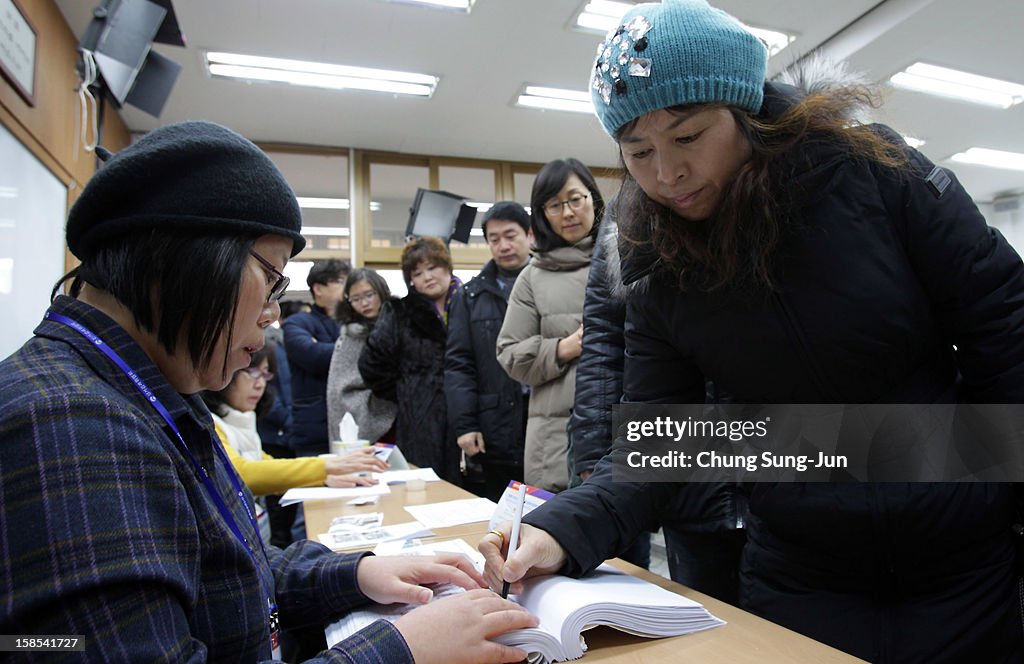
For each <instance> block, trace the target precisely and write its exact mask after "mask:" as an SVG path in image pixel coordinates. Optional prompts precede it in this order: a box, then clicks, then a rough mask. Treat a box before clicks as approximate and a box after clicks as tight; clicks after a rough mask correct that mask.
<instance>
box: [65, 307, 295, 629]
mask: <svg viewBox="0 0 1024 664" xmlns="http://www.w3.org/2000/svg"><path fill="white" fill-rule="evenodd" d="M45 318H46V319H47V320H52V321H54V322H57V323H61V324H63V325H67V326H68V327H70V328H71V329H73V330H75V331H76V332H78V333H79V334H81V335H82V336H83V337H85V338H86V339H88V340H89V341H90V342H92V343H93V344H94V345H95V346H96V347H97V348H99V349H100V350H101V351H103V354H104V355H106V356H107V357H109V358H110V360H111V361H112V362H113V363H114V364H116V365H117V367H118V368H119V369H120V370H121V371H123V372H124V375H126V376H128V379H129V380H131V381H132V383H133V384H134V385H135V387H137V388H138V390H139V392H141V393H142V396H144V397H146V401H148V402H149V404H150V405H151V406H153V408H154V409H156V412H158V413H160V417H162V418H163V419H164V422H167V426H169V427H170V428H171V431H173V432H174V435H175V438H176V442H177V444H178V447H180V448H181V450H182V451H183V452H184V453H185V455H186V456H187V457H188V458H189V460H190V461H191V462H192V466H193V467H194V468H195V470H196V472H197V473H198V474H199V477H200V478H201V479H202V481H203V485H204V486H205V487H206V492H207V493H208V494H210V498H211V499H212V500H213V503H214V504H215V505H216V506H217V511H219V512H220V515H221V517H223V518H224V521H226V522H227V524H228V527H229V528H231V532H232V533H234V534H235V537H236V538H237V539H238V541H239V542H241V543H242V545H243V546H245V549H246V551H248V552H249V557H250V558H251V559H252V562H253V565H254V566H255V567H256V573H257V574H258V575H259V577H260V585H262V586H263V592H264V593H265V594H266V596H267V605H268V606H269V608H270V625H271V633H273V632H274V631H275V627H276V623H277V602H275V601H274V597H273V595H271V593H270V586H269V585H268V584H267V582H266V579H264V578H263V572H262V570H261V569H260V565H259V562H258V561H257V560H256V552H255V551H254V550H253V547H252V546H250V544H249V540H248V538H246V536H245V535H244V534H243V533H242V529H241V528H239V527H238V523H237V522H236V521H235V518H234V516H232V514H231V510H229V509H228V506H227V504H225V502H224V499H223V498H221V496H220V492H219V491H217V486H216V485H215V484H214V483H213V479H211V478H210V475H209V474H208V473H207V472H206V468H204V467H203V465H202V464H201V463H199V460H198V459H196V457H195V455H194V454H193V453H192V450H190V449H189V447H188V444H187V443H186V442H185V438H184V437H183V436H182V435H181V431H179V430H178V426H177V425H176V424H175V423H174V420H173V419H172V418H171V414H170V413H168V412H167V409H166V408H164V405H163V404H162V403H160V400H159V399H157V398H156V395H155V394H153V391H152V390H151V389H149V387H148V386H147V385H146V384H145V383H144V382H142V379H141V378H139V375H138V374H137V373H135V371H134V370H133V369H132V368H131V367H130V366H128V363H127V362H125V361H124V360H123V359H121V356H120V355H118V354H117V353H116V352H115V351H114V349H113V348H111V347H110V346H108V345H107V344H106V343H104V342H103V340H102V339H100V338H99V337H98V336H96V334H95V333H93V332H92V330H90V329H89V328H87V327H85V326H84V325H82V324H81V323H79V322H78V321H76V320H73V319H71V318H68V317H67V316H62V315H61V314H58V313H54V312H52V311H47V312H46V316H45ZM213 448H214V450H215V453H216V454H217V455H218V456H219V457H220V459H221V462H223V463H224V466H225V468H228V469H229V470H228V473H227V474H228V478H229V479H230V480H231V484H232V485H233V486H234V487H235V491H236V492H237V493H238V498H239V500H241V501H242V506H243V507H244V508H245V513H246V514H247V515H248V516H249V522H250V523H251V524H252V527H253V532H255V534H256V541H257V542H259V545H260V549H261V550H262V551H263V557H264V558H266V560H267V564H268V565H269V564H270V557H269V556H267V549H266V548H265V547H264V546H263V538H261V537H260V528H259V525H258V524H257V523H256V519H255V518H254V517H253V514H252V510H250V509H249V503H248V501H246V500H245V491H244V490H243V489H242V485H241V483H240V482H239V481H238V478H237V477H235V474H234V473H232V472H231V471H230V466H231V461H230V460H229V459H228V457H227V454H225V452H224V450H222V449H221V446H220V445H219V444H217V445H214V446H213Z"/></svg>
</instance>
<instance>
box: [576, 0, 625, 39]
mask: <svg viewBox="0 0 1024 664" xmlns="http://www.w3.org/2000/svg"><path fill="white" fill-rule="evenodd" d="M635 6H636V5H634V4H633V3H632V2H611V1H610V0H591V2H588V3H587V4H586V6H585V7H584V8H583V11H582V12H580V15H579V16H577V17H576V26H577V27H579V28H584V29H586V30H593V31H595V32H608V31H609V30H611V29H612V28H614V27H616V26H618V25H619V19H621V18H622V15H623V14H625V13H626V12H628V11H629V10H630V9H632V8H633V7H635Z"/></svg>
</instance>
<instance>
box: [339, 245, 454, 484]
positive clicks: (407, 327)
mask: <svg viewBox="0 0 1024 664" xmlns="http://www.w3.org/2000/svg"><path fill="white" fill-rule="evenodd" d="M401 261H402V276H403V277H404V278H405V282H406V284H408V285H409V293H408V295H406V296H405V297H404V298H402V299H401V300H393V301H391V302H389V303H387V304H386V305H385V306H384V309H383V311H381V313H380V316H379V318H378V320H377V324H376V325H375V326H374V328H373V332H371V333H370V336H369V338H368V339H367V340H366V347H365V348H363V351H362V353H360V355H359V373H360V374H361V375H362V376H363V380H364V381H365V382H366V385H367V387H369V388H370V389H371V390H373V394H374V395H375V396H377V397H378V398H381V399H386V400H388V401H392V402H394V403H396V404H397V405H398V414H397V415H396V417H395V441H396V442H397V444H398V448H399V449H400V450H401V451H402V453H403V454H404V455H405V458H406V459H407V460H408V461H409V463H413V464H415V465H417V466H420V467H421V468H425V467H431V468H433V469H434V471H435V472H436V473H437V474H438V476H440V477H441V479H443V480H447V481H448V482H451V483H453V484H460V483H461V475H460V473H459V447H458V445H456V444H455V436H454V435H453V434H452V431H451V427H449V426H448V417H447V412H446V410H445V401H444V347H445V341H446V337H447V334H448V320H449V312H450V311H451V306H452V299H453V297H454V296H455V293H456V291H458V290H459V288H460V287H461V286H462V283H461V282H460V281H459V279H458V277H455V276H454V275H452V257H451V254H449V253H448V247H447V246H445V244H444V242H442V241H441V240H439V239H438V238H436V237H419V238H415V239H413V240H410V241H409V242H408V243H407V244H406V245H405V247H404V248H403V249H402V259H401Z"/></svg>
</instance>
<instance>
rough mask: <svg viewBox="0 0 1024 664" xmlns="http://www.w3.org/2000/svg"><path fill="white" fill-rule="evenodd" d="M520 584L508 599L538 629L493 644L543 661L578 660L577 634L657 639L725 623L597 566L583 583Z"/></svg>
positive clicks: (550, 579)
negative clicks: (610, 630)
mask: <svg viewBox="0 0 1024 664" xmlns="http://www.w3.org/2000/svg"><path fill="white" fill-rule="evenodd" d="M524 584H525V590H524V591H523V593H522V594H521V595H518V596H515V595H513V596H512V597H511V599H513V600H515V601H517V602H518V603H519V604H520V605H522V606H523V607H524V608H526V609H527V610H528V611H529V612H530V613H532V614H534V615H535V616H537V617H538V618H540V626H539V627H534V628H531V629H521V630H515V631H512V632H508V633H506V634H503V635H501V636H498V637H496V638H495V639H494V640H495V641H499V642H501V643H504V644H505V645H510V646H516V647H518V648H522V649H523V650H526V651H527V652H529V653H531V655H534V654H535V657H541V658H543V660H544V661H548V662H561V661H565V660H567V659H578V658H580V657H582V656H583V652H584V651H585V650H586V649H587V644H586V641H584V639H583V636H582V632H584V631H585V630H587V629H590V628H592V627H596V626H598V625H608V626H611V627H614V628H615V629H618V630H621V631H623V632H628V633H630V634H634V635H636V636H644V637H660V636H678V635H680V634H689V633H691V632H698V631H701V630H705V629H710V628H712V627H718V626H719V625H724V624H725V622H723V621H722V620H719V619H718V618H716V617H714V616H713V615H711V614H710V613H708V611H707V609H705V608H704V607H703V606H701V605H700V604H699V603H698V602H695V601H693V600H691V599H687V598H686V597H683V596H682V595H677V594H675V593H673V592H669V591H667V590H665V589H664V588H659V587H658V586H656V585H654V584H652V583H648V582H647V581H644V580H643V579H639V578H636V577H633V576H629V575H628V574H624V573H622V572H620V571H618V570H617V569H615V568H614V567H611V566H610V565H601V566H600V567H599V568H597V570H595V571H594V572H593V573H592V574H589V575H587V576H586V577H584V578H582V579H570V578H568V577H565V576H558V575H552V576H543V577H535V578H532V579H527V580H526V581H525V582H524ZM535 657H531V660H532V659H534V658H535Z"/></svg>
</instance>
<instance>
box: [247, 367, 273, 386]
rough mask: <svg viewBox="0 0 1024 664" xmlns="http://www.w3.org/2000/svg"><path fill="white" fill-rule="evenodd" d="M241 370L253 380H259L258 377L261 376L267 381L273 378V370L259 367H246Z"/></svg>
mask: <svg viewBox="0 0 1024 664" xmlns="http://www.w3.org/2000/svg"><path fill="white" fill-rule="evenodd" d="M241 372H242V373H244V374H245V375H246V376H248V377H249V378H252V379H253V380H259V379H260V378H262V379H263V380H265V381H267V382H268V383H269V382H270V381H272V380H274V372H273V371H264V370H263V369H260V368H259V367H246V368H245V369H242V370H241Z"/></svg>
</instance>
